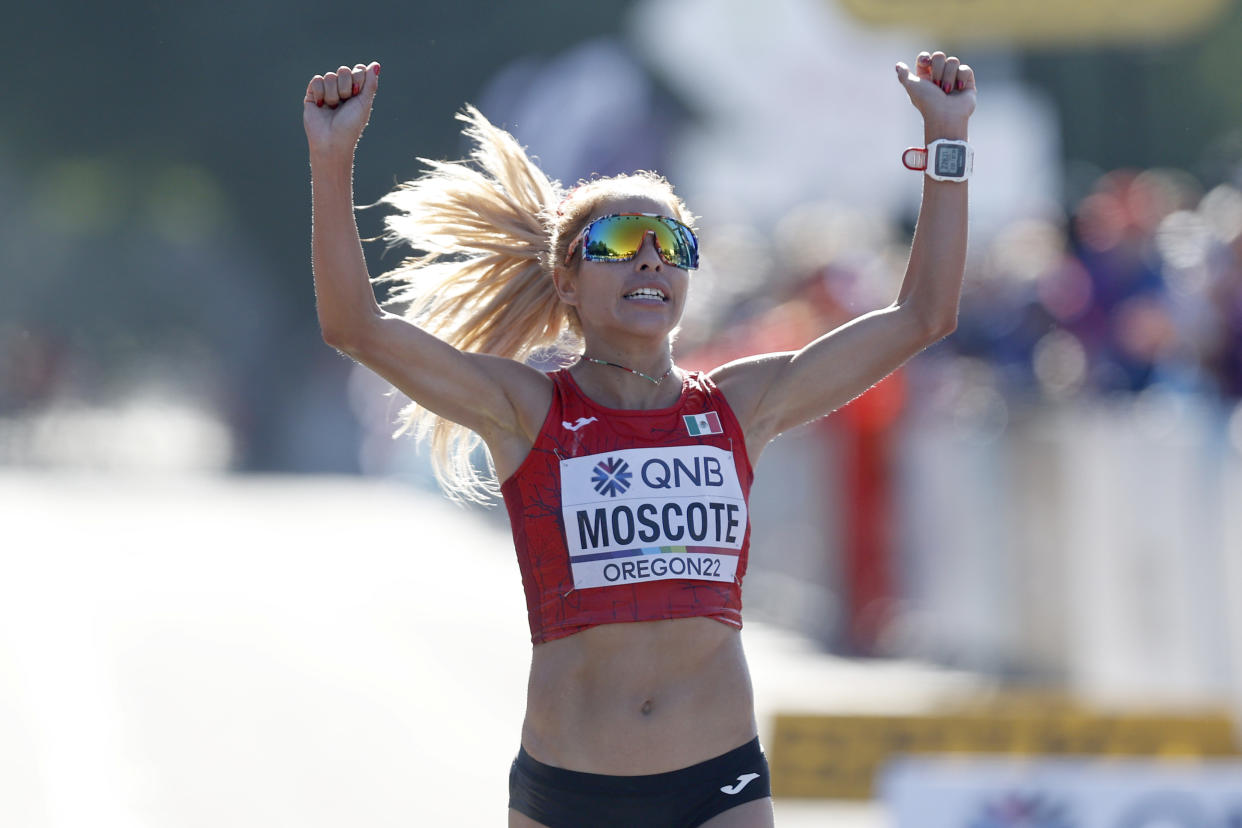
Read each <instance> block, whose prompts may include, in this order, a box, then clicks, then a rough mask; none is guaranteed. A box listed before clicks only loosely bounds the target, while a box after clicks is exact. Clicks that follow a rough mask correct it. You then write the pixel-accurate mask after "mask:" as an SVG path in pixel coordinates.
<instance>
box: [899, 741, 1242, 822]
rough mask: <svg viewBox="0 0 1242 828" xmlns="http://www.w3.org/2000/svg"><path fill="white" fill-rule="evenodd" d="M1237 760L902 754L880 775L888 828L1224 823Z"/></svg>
mask: <svg viewBox="0 0 1242 828" xmlns="http://www.w3.org/2000/svg"><path fill="white" fill-rule="evenodd" d="M1239 779H1242V762H1226V761H1216V762H1177V763H1170V762H1150V761H1116V760H1114V761H1109V762H1090V761H1085V762H1084V761H1070V760H1063V759H1057V760H1044V761H1034V762H1032V761H1022V762H1015V761H1008V762H998V761H995V760H990V759H971V758H966V759H955V760H952V761H937V760H930V759H921V758H920V759H909V760H905V761H903V762H900V763H898V764H897V765H896V766H895V767H894V768H893V769H892V770H891V771H890V773H889V774H887V776H886V778H885V792H884V799H885V802H886V803H887V804H888V806H889V809H890V812H891V813H892V816H893V821H892V823H891V824H892V825H893V826H894V828H962V826H977V828H1005V826H1014V825H1040V826H1048V827H1049V828H1069V826H1080V827H1081V828H1141V826H1156V825H1159V826H1162V828H1163V827H1164V826H1167V828H1232V826H1234V825H1238V824H1239V823H1242V801H1239V799H1238V790H1239V786H1238V780H1239Z"/></svg>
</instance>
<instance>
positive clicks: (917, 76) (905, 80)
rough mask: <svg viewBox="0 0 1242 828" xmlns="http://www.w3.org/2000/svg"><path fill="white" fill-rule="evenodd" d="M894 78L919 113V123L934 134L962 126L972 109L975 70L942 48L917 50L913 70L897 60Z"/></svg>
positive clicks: (947, 136) (967, 119) (959, 129)
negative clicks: (921, 120) (920, 115)
mask: <svg viewBox="0 0 1242 828" xmlns="http://www.w3.org/2000/svg"><path fill="white" fill-rule="evenodd" d="M896 69H897V80H898V81H900V82H901V85H902V86H904V87H905V89H906V93H907V94H908V95H909V96H910V102H911V103H912V104H914V107H915V108H916V109H917V110H918V111H919V112H920V113H921V114H922V116H923V123H924V124H925V125H926V126H927V129H928V130H929V132H935V133H937V135H936V136H935V137H939V138H949V137H965V135H961V136H951V135H947V134H946V135H941V134H939V133H942V132H958V131H961V130H964V129H965V128H966V122H967V121H969V120H970V115H971V113H973V112H974V111H975V96H976V92H975V72H974V70H973V69H971V68H970V67H969V66H967V65H966V64H964V63H962V62H961V61H960V60H958V59H957V58H955V57H953V56H951V55H946V54H945V53H944V52H932V53H928V52H920V53H919V56H918V60H917V61H915V69H914V71H913V72H911V71H910V68H909V67H908V66H906V64H904V63H898V64H897V66H896Z"/></svg>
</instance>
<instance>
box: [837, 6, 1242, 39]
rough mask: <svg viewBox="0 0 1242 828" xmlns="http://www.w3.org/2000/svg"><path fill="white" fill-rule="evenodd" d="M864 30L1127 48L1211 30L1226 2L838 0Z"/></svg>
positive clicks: (956, 37)
mask: <svg viewBox="0 0 1242 828" xmlns="http://www.w3.org/2000/svg"><path fill="white" fill-rule="evenodd" d="M841 5H842V6H843V7H844V8H846V9H848V10H849V12H850V13H851V14H853V15H855V16H856V17H857V18H858V19H859V20H861V21H863V22H864V23H867V24H869V25H875V26H892V27H899V28H918V29H920V30H922V31H926V32H928V33H930V34H934V36H936V37H938V38H942V39H945V40H946V41H947V42H954V43H956V42H959V41H961V42H965V43H973V42H979V43H985V44H986V43H994V42H995V41H997V40H1003V41H1006V42H1009V43H1017V44H1022V45H1023V46H1026V47H1030V46H1032V45H1041V46H1048V45H1053V44H1055V45H1064V44H1078V45H1082V44H1088V43H1089V44H1099V43H1110V42H1111V43H1118V42H1120V43H1133V42H1135V41H1157V40H1166V39H1169V38H1172V37H1178V36H1181V35H1185V34H1187V33H1188V32H1194V31H1197V30H1200V29H1202V28H1203V27H1204V26H1207V25H1211V24H1212V23H1215V22H1216V21H1217V20H1219V19H1220V17H1221V16H1222V15H1223V14H1224V12H1225V10H1226V9H1227V7H1228V5H1229V0H1184V2H1180V3H1170V2H1167V0H1095V2H1091V3H1081V2H1076V1H1075V0H1051V2H1050V0H948V2H943V3H937V4H936V7H935V8H934V9H928V8H927V7H926V6H925V5H922V4H920V3H918V2H916V0H841Z"/></svg>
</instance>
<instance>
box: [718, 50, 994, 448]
mask: <svg viewBox="0 0 1242 828" xmlns="http://www.w3.org/2000/svg"><path fill="white" fill-rule="evenodd" d="M896 69H897V79H898V81H899V82H900V83H901V84H902V86H903V87H904V88H905V90H906V92H907V93H908V94H909V96H910V101H911V103H913V104H914V106H915V107H916V108H917V109H918V110H919V112H920V113H921V114H922V115H923V137H924V140H925V142H926V144H930V143H931V142H932V141H934V140H936V139H937V138H952V139H965V138H966V137H967V123H968V121H969V120H970V115H971V113H972V112H974V108H975V77H974V72H973V71H972V70H971V69H970V67H969V66H964V65H961V64H960V63H959V61H958V59H957V58H955V57H947V56H946V55H945V54H944V53H943V52H936V53H935V54H928V53H927V52H923V53H922V54H920V55H919V57H918V60H917V62H916V66H915V70H914V71H913V72H912V71H911V70H910V69H909V68H908V67H907V66H906V64H904V63H898V64H897V66H896ZM926 144H925V145H926ZM967 187H968V185H967V184H966V183H965V182H947V181H934V180H932V179H931V178H928V177H926V176H924V178H923V200H922V205H921V206H920V208H919V219H918V225H917V227H916V229H915V232H914V241H913V244H912V246H911V249H910V259H909V263H908V264H907V266H906V273H905V279H904V280H903V282H902V285H901V289H900V291H899V293H898V294H897V298H896V299H895V300H894V302H893V303H892V304H891V305H889V306H888V307H886V308H883V309H881V310H877V311H874V312H872V313H868V314H865V315H863V316H860V317H858V318H857V319H854V320H853V321H851V322H849V323H847V324H845V325H842V326H841V327H839V328H837V329H836V330H833V331H831V332H829V333H826V334H825V335H823V336H821V337H820V338H818V339H816V340H815V341H814V342H812V343H811V344H809V345H807V346H806V347H805V348H803V349H802V350H800V351H792V352H788V353H777V354H764V355H760V356H755V357H750V358H747V359H742V360H738V361H736V362H731V363H729V364H727V365H723V366H721V367H720V368H717V369H716V370H715V371H714V372H713V374H712V376H713V378H714V379H715V381H716V383H717V384H718V385H719V386H720V388H721V390H722V391H723V392H724V393H725V396H726V397H727V398H728V399H729V402H730V404H731V406H732V407H733V409H734V411H735V413H736V414H737V416H738V419H739V420H740V421H741V424H742V428H743V430H744V431H745V432H746V435H747V445H748V446H749V447H750V448H751V450H752V452H754V453H755V454H757V453H758V450H759V449H761V448H762V447H763V446H764V445H765V444H766V443H767V442H768V441H769V440H771V439H772V438H773V437H775V436H776V435H777V434H780V433H781V432H782V431H785V430H787V429H789V428H792V427H794V426H796V425H800V424H801V423H805V422H807V421H809V420H813V419H815V418H817V417H822V416H823V415H825V414H828V413H830V412H831V411H834V410H836V409H837V408H840V407H841V406H842V405H844V404H845V403H847V402H849V401H850V400H851V399H853V398H854V397H856V396H858V395H859V394H861V393H862V392H864V391H866V390H867V389H868V388H870V387H871V386H872V385H875V384H876V383H877V382H879V381H880V380H881V379H883V378H884V377H885V376H887V375H888V374H889V373H891V372H892V371H893V370H895V369H896V368H897V367H899V366H900V365H901V364H902V363H904V362H905V361H906V360H907V359H909V358H910V357H911V356H913V355H914V354H916V353H918V352H919V351H921V350H923V349H924V348H926V347H927V346H928V345H931V344H932V343H934V342H936V341H937V340H939V339H942V338H943V337H945V336H947V335H948V334H950V333H952V331H953V330H954V328H955V327H956V326H957V309H958V300H959V297H960V294H961V288H962V275H963V271H964V269H965V262H966V219H967V211H966V201H967Z"/></svg>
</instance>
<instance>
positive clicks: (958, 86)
mask: <svg viewBox="0 0 1242 828" xmlns="http://www.w3.org/2000/svg"><path fill="white" fill-rule="evenodd" d="M957 88H958V89H965V88H966V84H965V83H963V82H962V81H958V82H957Z"/></svg>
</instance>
